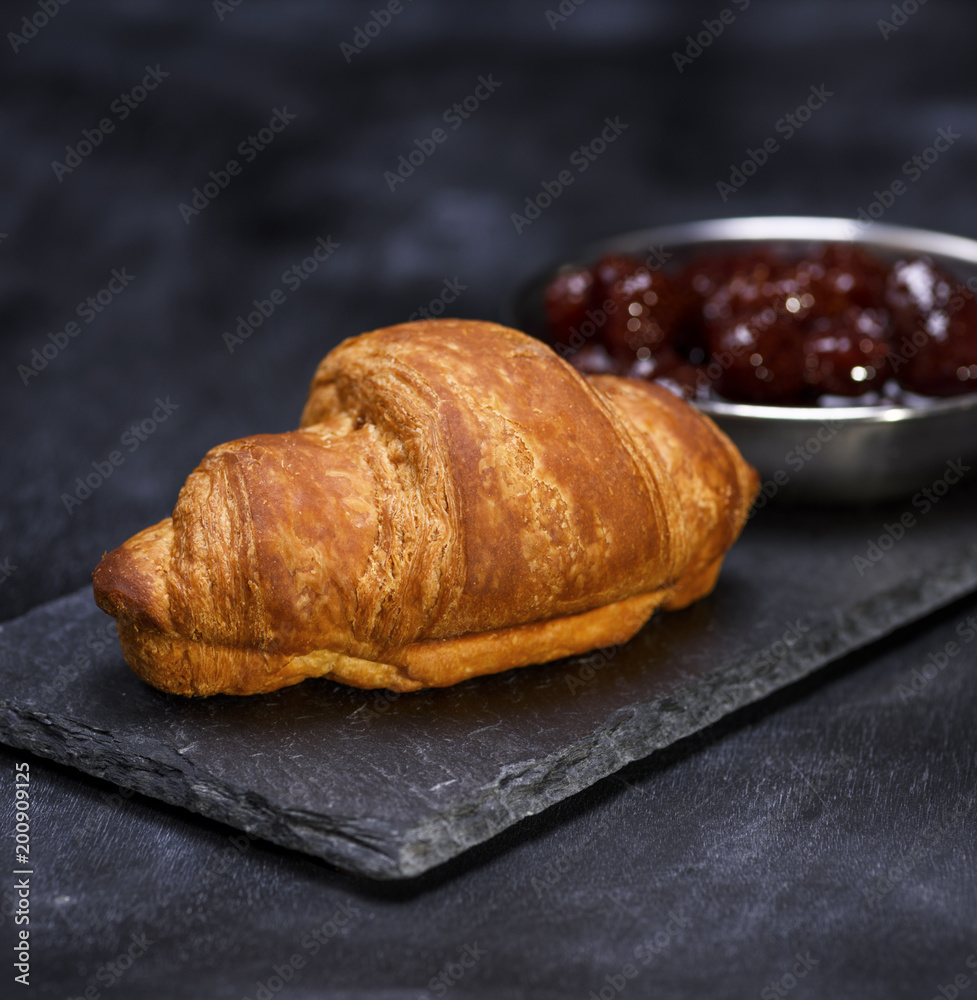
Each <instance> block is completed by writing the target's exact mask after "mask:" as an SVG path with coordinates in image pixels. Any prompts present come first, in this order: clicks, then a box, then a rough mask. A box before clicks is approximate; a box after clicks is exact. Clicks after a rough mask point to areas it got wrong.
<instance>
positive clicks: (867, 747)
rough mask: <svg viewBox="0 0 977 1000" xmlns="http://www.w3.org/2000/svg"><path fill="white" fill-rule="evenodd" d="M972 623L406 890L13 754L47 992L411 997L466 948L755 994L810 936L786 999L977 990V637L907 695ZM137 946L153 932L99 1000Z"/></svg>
mask: <svg viewBox="0 0 977 1000" xmlns="http://www.w3.org/2000/svg"><path fill="white" fill-rule="evenodd" d="M975 615H977V599H975V598H974V597H970V598H968V599H967V600H965V601H963V602H958V603H957V604H956V605H954V606H953V607H952V608H949V609H947V611H946V612H944V613H942V614H941V615H939V616H938V618H937V619H936V620H935V621H934V620H930V621H927V622H926V623H921V624H920V625H918V626H915V627H913V628H911V629H909V630H903V631H902V632H901V633H900V634H899V635H898V637H893V639H892V640H891V641H889V640H886V641H883V643H882V644H881V646H879V645H876V646H873V647H872V648H871V649H867V650H863V651H862V652H860V653H858V654H855V655H854V656H852V657H849V658H848V659H847V660H845V661H843V662H842V663H840V664H838V665H833V666H831V667H828V668H826V669H825V670H824V671H821V672H819V673H817V674H816V675H814V676H812V677H810V678H808V679H807V680H805V681H802V682H800V683H799V684H797V685H794V686H793V687H791V688H789V689H787V690H785V691H782V692H779V693H777V694H775V695H773V696H771V697H770V698H768V699H765V700H764V701H762V702H759V703H757V704H755V705H753V706H751V707H749V708H747V709H744V710H742V711H740V712H738V713H736V714H735V715H733V716H730V717H729V718H727V719H725V720H723V721H722V722H720V723H718V724H717V725H715V726H713V727H711V728H710V729H709V730H707V731H706V732H702V733H699V734H696V735H695V736H692V737H690V738H689V739H687V740H683V741H682V742H680V743H678V744H676V745H675V746H673V747H670V748H669V749H667V750H665V751H663V752H662V753H659V754H655V755H653V756H652V757H650V758H649V759H648V760H646V761H641V762H638V763H635V764H632V765H630V766H628V767H627V768H625V769H624V770H623V771H620V772H619V773H618V774H616V775H614V776H612V777H610V778H607V779H605V780H604V781H602V782H599V783H598V784H597V785H595V786H593V787H592V788H590V789H588V790H587V791H585V792H583V793H581V794H580V795H578V796H576V797H574V798H573V799H570V800H567V801H564V802H562V803H560V804H559V805H558V806H555V807H554V808H552V809H550V810H548V811H547V812H546V813H545V814H543V815H542V816H536V817H532V818H531V819H528V820H526V821H524V822H523V823H521V824H519V825H518V826H516V827H514V828H512V829H510V830H508V831H506V832H505V833H504V834H502V835H501V836H500V837H497V838H495V839H494V840H493V841H491V842H490V843H488V844H484V845H482V846H480V847H476V848H475V849H474V850H472V851H470V852H468V853H467V854H465V855H464V856H463V857H461V858H458V859H456V860H454V861H452V862H450V863H449V864H448V865H446V866H444V867H443V868H440V869H438V870H436V871H434V872H431V873H429V874H427V875H425V876H423V877H421V878H419V879H415V880H412V881H410V882H395V883H391V882H386V883H378V882H370V881H368V880H365V879H356V878H352V877H350V876H348V875H345V874H343V873H342V872H336V871H334V870H331V869H329V868H328V867H327V866H325V865H323V864H322V863H320V862H318V861H316V860H315V859H313V858H309V857H307V856H303V855H301V854H297V853H295V852H291V851H284V850H282V849H279V848H275V847H271V846H269V845H267V844H263V843H261V842H257V841H253V840H251V841H248V840H244V839H242V838H241V837H240V835H237V834H236V832H235V831H233V830H229V829H228V828H227V827H221V826H219V825H217V824H214V823H211V822H209V821H207V820H204V819H201V818H200V817H197V816H193V815H191V814H190V813H188V812H186V811H184V810H180V809H169V808H167V807H165V806H161V805H160V804H159V803H158V802H151V801H148V800H146V799H144V798H142V797H141V796H135V797H131V798H127V797H126V796H125V794H121V795H120V790H119V789H117V788H115V787H113V786H111V785H106V784H104V783H102V782H99V781H96V780H94V779H89V778H85V777H84V776H82V775H79V774H78V773H77V772H75V771H68V770H66V769H63V768H60V767H57V766H56V765H53V764H50V763H48V762H46V761H43V760H40V759H38V758H33V757H30V755H27V754H24V753H23V752H20V751H11V750H8V749H6V748H0V774H3V775H11V774H12V773H13V762H14V761H15V760H23V759H28V760H29V761H30V766H31V773H32V777H33V788H34V795H35V801H36V807H35V815H34V831H35V833H34V838H35V844H36V859H35V860H36V865H35V867H36V874H35V876H34V880H33V882H34V896H33V910H32V921H33V923H32V932H33V938H32V940H33V941H34V943H35V944H36V946H37V952H36V959H35V966H34V968H35V975H36V987H32V990H34V989H35V988H36V993H37V995H38V996H41V997H44V998H57V1000H63V998H65V997H76V996H81V995H82V993H83V991H84V990H85V989H86V987H89V986H94V987H95V988H96V989H98V990H99V991H100V992H101V994H102V996H103V997H105V998H108V997H124V998H126V1000H128V998H130V997H132V998H140V1000H186V998H187V997H197V996H200V997H204V996H206V997H212V998H214V1000H241V998H242V997H249V998H251V1000H255V997H256V992H257V987H258V986H264V987H265V988H266V989H267V984H268V983H269V981H270V980H272V977H274V976H275V975H276V972H275V969H276V967H278V968H281V967H283V966H284V965H285V964H287V963H288V962H289V960H290V958H291V957H292V956H293V955H297V956H299V958H300V959H301V961H302V962H303V965H302V967H301V968H300V969H299V971H298V972H297V973H296V974H295V975H294V976H293V978H292V979H291V980H290V982H289V983H288V987H287V989H286V990H284V991H282V992H280V993H279V994H278V995H280V996H282V997H285V998H288V1000H312V998H316V1000H318V998H319V997H323V996H329V997H343V998H345V997H357V998H364V1000H366V998H370V1000H375V998H377V997H384V998H387V997H390V998H398V1000H400V998H403V1000H407V998H410V1000H414V998H419V997H440V996H442V995H443V991H441V990H435V989H433V988H432V986H431V981H432V979H436V977H438V976H439V975H441V974H442V973H446V974H448V975H449V976H450V975H451V972H452V971H453V970H452V968H451V966H453V965H454V963H456V962H457V960H458V958H459V956H460V955H462V954H464V949H465V946H466V945H472V946H473V947H474V948H475V949H477V951H478V952H479V958H478V961H477V963H476V964H475V966H474V967H473V968H470V969H464V975H463V977H462V978H461V979H460V980H457V979H456V980H454V981H453V987H452V989H451V991H450V992H449V993H448V996H449V997H484V998H486V1000H488V998H490V997H491V998H497V997H502V998H516V997H533V998H534V1000H536V998H541V1000H565V998H567V997H571V998H572V997H579V998H581V1000H585V998H586V997H588V995H589V992H590V991H591V990H593V991H599V990H600V989H601V988H603V987H606V985H607V980H606V977H608V976H610V977H615V976H619V975H621V969H622V967H623V966H624V965H626V964H631V965H633V966H634V967H635V969H636V970H637V972H638V976H637V978H636V979H635V980H633V981H631V983H630V985H629V987H628V989H627V990H626V991H625V992H624V994H623V997H624V1000H627V998H628V997H631V996H636V997H655V998H659V997H660V998H663V1000H680V998H691V997H706V996H709V997H711V996H716V997H737V998H738V997H742V998H757V997H760V996H761V990H763V989H765V988H767V987H768V985H769V984H770V983H771V982H778V983H779V982H780V981H781V980H782V978H783V977H784V976H785V975H787V974H789V973H790V970H791V967H792V966H793V965H794V964H795V963H796V962H797V958H796V955H797V953H798V952H800V953H801V954H802V955H805V956H807V957H808V958H809V960H813V961H814V962H816V963H817V964H815V965H813V967H812V968H811V969H810V970H809V972H808V975H806V976H805V977H804V978H802V979H800V980H799V981H797V983H796V985H795V986H794V988H792V989H791V990H789V991H788V995H789V997H790V998H791V1000H794V998H801V1000H821V998H824V997H845V998H848V997H851V998H853V1000H855V998H859V1000H860V998H870V1000H892V998H906V1000H912V998H923V1000H929V998H930V997H933V996H939V995H940V994H939V992H938V987H939V986H940V985H946V984H952V982H953V979H954V977H955V976H956V975H958V974H965V975H967V976H968V977H970V979H971V982H973V981H974V979H975V978H977V977H975V976H974V975H973V970H972V969H971V968H969V967H968V965H967V959H968V957H969V956H972V955H974V953H975V952H977V939H975V928H977V894H975V892H974V885H975V884H977V847H975V840H974V830H975V828H977V753H975V742H974V719H975V718H977V642H972V643H970V644H969V645H967V646H966V647H964V648H963V649H962V651H961V653H960V654H958V655H957V656H956V657H954V658H953V659H951V660H950V661H949V662H948V664H947V666H946V667H945V668H944V669H943V670H939V671H937V673H936V675H935V676H934V677H933V678H932V679H930V680H929V681H928V682H927V683H926V684H925V685H923V686H922V687H921V689H920V690H919V691H918V693H916V692H914V693H912V694H910V695H905V694H903V693H902V692H903V691H904V690H908V691H912V687H911V685H912V684H913V681H914V671H917V670H920V668H921V667H922V665H923V664H925V663H926V662H927V661H928V659H929V656H930V653H932V652H935V651H939V650H941V649H942V648H943V647H944V645H945V644H946V643H947V642H950V641H954V640H956V641H959V640H960V636H959V634H958V633H957V628H958V626H959V625H960V624H961V623H964V622H965V620H966V618H967V617H969V616H975ZM5 780H6V779H5ZM7 787H10V786H9V785H8V786H7ZM9 816H10V807H9V804H8V800H7V798H6V797H5V798H4V801H3V804H2V806H0V822H2V823H3V824H4V829H9V825H8V824H9V820H8V817H9ZM0 898H2V900H3V902H4V903H7V902H8V898H9V897H7V896H5V895H4V894H3V893H2V892H0ZM0 913H9V910H8V909H7V908H6V906H0ZM670 914H675V915H676V916H677V917H679V918H680V919H681V925H679V924H677V923H675V922H671V923H670V921H672V920H673V918H672V917H671V916H670ZM337 918H338V919H340V920H344V921H345V924H344V925H343V926H338V925H337V923H336V921H337ZM12 930H13V928H12V925H10V923H9V920H7V922H6V923H5V922H4V918H3V916H2V915H0V935H2V936H3V937H4V939H5V940H8V941H9V940H11V938H10V935H11V933H12ZM314 932H319V935H320V938H321V941H322V942H324V943H321V944H320V943H319V942H317V941H316V939H315V937H314V936H313V934H314ZM133 934H136V935H143V934H144V935H146V937H147V938H148V939H149V941H151V942H152V946H151V947H150V948H149V950H148V951H147V953H146V955H145V956H144V957H142V958H140V959H139V960H138V961H137V962H136V963H135V965H134V966H133V967H132V968H131V969H129V970H127V971H126V972H125V975H124V976H123V978H122V979H121V980H120V981H118V982H116V983H115V985H113V987H112V988H111V989H105V987H104V983H105V980H104V976H105V975H106V974H107V965H106V964H107V963H109V962H111V961H112V960H114V959H115V958H116V957H117V956H118V955H119V954H120V953H121V952H123V951H124V950H125V948H126V947H127V946H128V945H129V944H130V942H131V941H132V935H133ZM644 942H650V945H651V948H653V949H655V951H654V952H648V951H641V952H640V953H639V956H636V955H635V949H636V948H638V947H639V946H641V945H642V944H643V943H644ZM645 958H648V959H649V961H648V963H647V964H645V962H644V959H645ZM454 971H457V969H455V970H454ZM99 973H101V975H102V976H103V978H102V979H97V978H96V977H97V976H98V975H99ZM449 981H450V980H449ZM789 983H790V980H788V984H789ZM4 985H5V984H4ZM272 985H273V986H274V985H275V982H274V981H272ZM970 989H971V992H972V990H973V986H971V987H970ZM3 995H6V994H3ZM768 995H769V994H768ZM966 997H967V992H966V991H961V994H960V1000H965V998H966Z"/></svg>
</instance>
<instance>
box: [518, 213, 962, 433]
mask: <svg viewBox="0 0 977 1000" xmlns="http://www.w3.org/2000/svg"><path fill="white" fill-rule="evenodd" d="M772 240H776V241H778V242H788V243H789V242H810V241H812V240H815V241H830V242H834V243H852V244H858V245H861V246H869V247H878V248H880V249H884V250H889V251H892V250H903V251H909V252H912V253H923V254H931V255H934V256H938V257H943V258H949V259H951V260H956V261H959V262H961V263H964V264H970V265H973V266H974V267H977V240H973V239H970V238H968V237H966V236H955V235H953V234H951V233H942V232H938V231H937V230H933V229H919V228H916V227H913V226H897V225H892V224H890V223H884V222H875V221H874V220H873V221H872V222H871V223H868V224H863V223H861V222H859V221H858V220H856V219H844V218H837V217H833V216H820V215H748V216H734V217H730V218H719V219H700V220H697V221H695V222H680V223H671V224H666V225H662V226H650V227H647V228H643V229H631V230H628V231H627V232H623V233H618V234H616V235H612V236H607V237H604V238H603V239H600V240H594V241H592V242H590V243H588V244H586V245H584V246H582V247H581V248H580V250H579V252H577V253H574V254H573V255H572V256H571V257H570V258H569V259H564V260H563V261H562V262H561V263H560V264H557V265H555V266H551V267H549V268H547V269H545V270H543V271H539V272H538V273H537V274H536V275H535V276H534V277H533V278H531V279H530V280H529V281H528V282H525V283H524V284H523V286H522V289H523V290H525V289H527V288H529V287H532V286H533V285H535V284H537V283H539V282H540V281H542V280H543V279H544V278H548V277H550V276H551V275H553V274H556V273H557V272H558V271H559V270H560V269H561V268H564V267H572V266H574V264H575V263H576V262H589V261H591V260H593V259H595V258H596V257H599V256H601V255H602V254H603V253H606V252H607V251H609V250H615V249H617V250H620V248H621V245H622V244H628V245H641V244H645V245H646V246H648V247H651V246H652V245H653V244H661V245H663V246H664V247H665V248H666V249H667V248H668V247H669V246H674V247H683V248H684V247H687V246H692V245H697V244H706V243H727V242H737V243H739V242H751V241H755V242H761V241H762V242H769V241H772ZM623 252H626V251H623ZM517 295H518V293H517ZM921 398H922V397H921ZM692 403H693V405H694V406H695V407H696V408H697V409H699V410H701V411H702V412H703V413H707V414H709V415H710V416H722V417H741V418H749V419H751V420H764V421H765V420H777V421H783V420H789V421H793V422H796V423H804V422H812V421H813V422H816V423H817V422H821V421H824V420H832V421H838V422H844V423H850V422H857V423H901V422H903V421H912V420H925V419H927V418H928V417H935V416H937V415H945V414H947V413H961V412H966V411H968V410H977V389H974V390H972V391H970V392H964V393H960V394H958V395H956V396H948V397H947V396H944V397H926V402H925V403H923V404H921V405H919V406H913V405H909V404H902V403H898V404H888V405H886V404H882V405H879V404H867V405H862V406H771V405H767V404H763V403H733V402H728V401H726V400H708V399H704V400H693V401H692Z"/></svg>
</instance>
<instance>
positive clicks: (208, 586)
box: [94, 320, 757, 695]
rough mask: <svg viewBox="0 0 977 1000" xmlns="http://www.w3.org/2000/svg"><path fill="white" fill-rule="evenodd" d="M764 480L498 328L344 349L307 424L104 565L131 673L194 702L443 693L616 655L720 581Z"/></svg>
mask: <svg viewBox="0 0 977 1000" xmlns="http://www.w3.org/2000/svg"><path fill="white" fill-rule="evenodd" d="M756 489H757V478H756V474H755V473H754V471H753V470H752V469H751V468H750V467H749V466H748V465H747V464H746V463H745V462H744V461H743V459H742V457H741V456H740V454H739V452H738V451H737V450H736V448H735V447H734V446H733V445H732V443H731V442H730V441H729V440H728V438H726V436H725V435H724V434H722V432H721V431H719V430H718V428H717V427H716V426H715V425H714V424H713V423H712V421H710V420H709V419H708V418H707V417H705V416H703V415H702V414H700V413H698V412H697V411H696V410H694V409H693V408H692V407H690V406H689V405H687V404H686V403H684V402H683V401H682V400H680V399H678V398H676V397H675V396H673V395H671V394H670V393H669V392H667V391H666V390H664V389H662V388H661V387H659V386H657V385H654V384H652V383H648V382H640V381H635V380H631V379H621V378H615V377H613V376H592V377H589V378H585V377H584V376H582V375H580V374H579V373H578V372H577V371H576V370H575V369H573V368H572V367H571V366H570V365H569V364H567V363H566V362H565V361H563V360H562V359H561V358H559V357H558V356H557V355H556V354H555V353H554V352H553V351H551V350H550V349H549V348H548V347H547V346H546V345H545V344H543V343H541V342H539V341H537V340H534V339H533V338H531V337H527V336H526V335H524V334H522V333H519V332H518V331H516V330H510V329H507V328H506V327H502V326H497V325H496V324H494V323H484V322H478V321H466V320H429V321H424V322H417V323H405V324H402V325H400V326H393V327H388V328H386V329H383V330H376V331H374V332H373V333H367V334H363V335H362V336H360V337H354V338H352V339H350V340H347V341H345V342H344V343H342V344H341V345H340V346H339V347H337V348H336V349H335V350H334V351H332V352H331V353H330V354H328V355H327V356H326V357H325V358H324V359H323V361H322V362H321V364H320V365H319V368H318V370H317V371H316V374H315V377H314V379H313V381H312V386H311V388H310V391H309V396H308V400H307V401H306V404H305V410H304V412H303V414H302V420H301V427H300V429H299V430H297V431H293V432H290V433H286V434H259V435H255V436H254V437H248V438H242V439H241V440H238V441H231V442H229V443H228V444H223V445H219V446H218V447H216V448H214V449H212V450H211V451H210V452H208V453H207V455H206V456H204V459H203V461H202V462H201V463H200V465H199V466H198V468H197V469H196V470H195V471H194V472H193V473H192V474H191V475H190V477H189V478H188V480H187V482H186V485H185V486H184V487H183V489H182V490H181V492H180V496H179V498H178V500H177V504H176V508H175V509H174V511H173V516H172V517H171V518H167V519H166V520H164V521H161V522H160V523H159V524H156V525H153V526H152V527H149V528H146V529H145V530H144V531H141V532H140V533H139V534H137V535H135V536H134V537H133V538H131V539H129V541H127V542H126V543H125V544H123V545H122V546H120V547H119V548H117V549H115V550H114V551H113V552H110V553H108V554H107V555H106V556H104V557H103V559H102V561H101V562H100V563H99V565H98V567H97V568H96V570H95V573H94V585H95V599H96V601H97V602H98V605H99V607H101V608H102V609H103V610H104V611H106V612H107V613H108V614H110V615H113V616H114V617H115V618H116V619H117V620H118V627H119V637H120V640H121V644H122V649H123V652H124V654H125V657H126V660H127V661H128V663H129V665H130V666H131V667H132V669H133V670H134V671H135V672H136V673H137V674H139V676H140V677H142V678H143V679H144V680H146V681H148V682H149V683H150V684H152V685H154V686H155V687H157V688H160V689H161V690H163V691H170V692H175V693H178V694H185V695H209V694H216V693H220V692H223V693H227V694H254V693H259V692H265V691H273V690H275V689H276V688H280V687H284V686H285V685H288V684H295V683H297V682H298V681H301V680H303V679H304V678H306V677H320V676H326V675H328V676H329V677H330V678H332V679H333V680H337V681H342V682H343V683H346V684H351V685H354V686H356V687H364V688H372V687H386V688H390V689H392V690H395V691H412V690H416V689H418V688H423V687H440V686H445V685H449V684H455V683H457V682H458V681H462V680H465V679H466V678H469V677H473V676H476V675H479V674H488V673H495V672H497V671H500V670H507V669H509V668H510V667H517V666H524V665H526V664H529V663H540V662H544V661H547V660H553V659H557V658H559V657H563V656H568V655H571V654H574V653H580V652H584V651H586V650H588V649H594V648H596V647H600V646H607V645H612V644H617V643H620V642H624V641H626V640H627V639H628V638H630V637H631V636H632V635H634V633H635V632H637V631H638V629H640V628H641V626H642V625H643V624H644V623H645V622H646V621H647V619H648V618H649V617H650V615H651V614H652V612H653V611H654V610H655V608H657V607H664V608H680V607H684V606H685V605H687V604H689V603H691V602H692V601H694V600H696V599H698V598H699V597H702V596H703V595H705V594H707V593H708V592H709V591H710V590H711V589H712V588H713V586H714V585H715V581H716V577H717V575H718V573H719V568H720V565H721V563H722V559H723V557H724V555H725V554H726V551H727V550H728V549H729V547H730V545H732V543H733V541H734V540H735V539H736V537H737V535H738V534H739V532H740V530H741V529H742V526H743V524H744V522H745V520H746V516H747V512H748V510H749V507H750V504H751V503H752V501H753V497H754V495H755V493H756Z"/></svg>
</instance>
